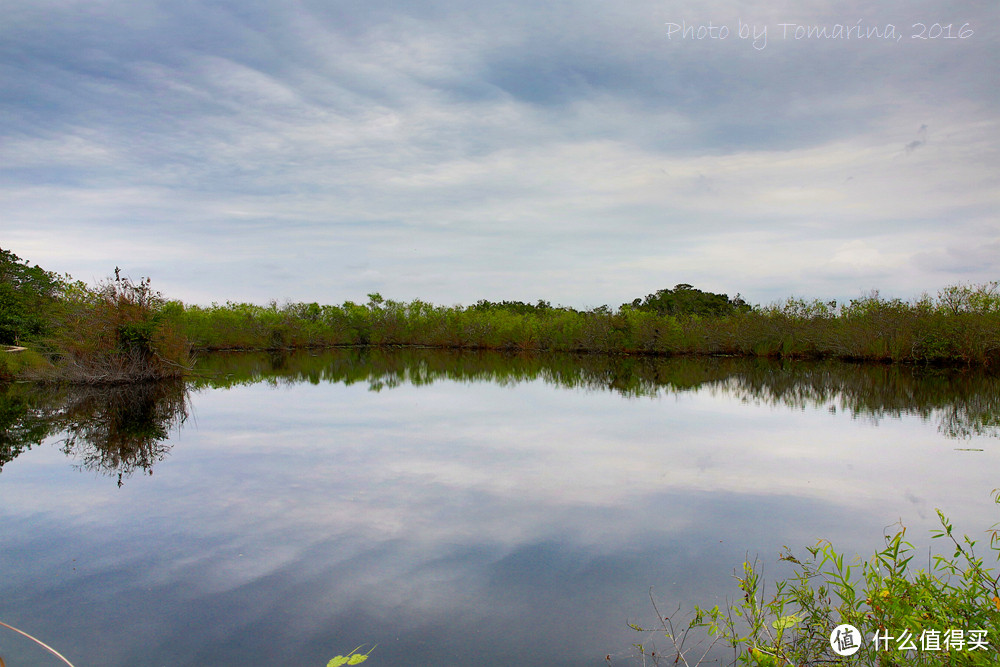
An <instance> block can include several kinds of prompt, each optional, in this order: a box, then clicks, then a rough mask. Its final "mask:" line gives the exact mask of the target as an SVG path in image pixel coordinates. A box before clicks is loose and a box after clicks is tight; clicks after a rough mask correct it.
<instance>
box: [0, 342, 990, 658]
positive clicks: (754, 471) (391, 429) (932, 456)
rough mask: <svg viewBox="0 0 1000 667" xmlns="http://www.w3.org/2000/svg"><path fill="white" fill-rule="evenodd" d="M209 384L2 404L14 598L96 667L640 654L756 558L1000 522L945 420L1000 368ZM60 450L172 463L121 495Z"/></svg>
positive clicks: (721, 363)
mask: <svg viewBox="0 0 1000 667" xmlns="http://www.w3.org/2000/svg"><path fill="white" fill-rule="evenodd" d="M200 372H201V376H200V377H199V378H198V379H197V380H196V381H195V382H194V383H193V385H194V386H193V387H192V386H191V385H189V386H188V389H191V390H192V392H191V397H190V401H189V402H185V401H184V396H183V392H184V387H178V388H176V389H172V390H161V391H163V393H164V394H165V396H166V407H163V406H161V403H160V401H162V400H164V397H163V396H160V397H159V398H157V393H156V391H154V390H152V388H150V389H151V391H150V392H148V393H147V394H146V395H145V396H146V398H140V397H133V398H126V397H120V396H119V397H118V398H114V397H110V396H104V395H102V394H101V392H96V393H93V394H91V393H89V390H88V391H84V392H82V393H76V392H73V391H70V390H68V389H58V390H56V391H54V392H52V393H51V394H46V393H44V392H39V391H38V390H37V389H35V388H31V387H27V386H21V385H19V386H16V387H9V388H7V398H8V400H7V401H6V402H4V403H0V405H2V406H3V407H2V408H0V415H3V418H4V420H5V421H4V422H3V427H4V433H5V437H7V438H8V439H7V440H5V441H4V443H5V449H4V452H5V456H6V457H7V458H6V459H5V460H9V458H12V457H13V456H18V454H19V453H20V455H19V456H18V460H17V461H16V463H13V464H11V465H9V466H7V467H6V468H5V469H4V470H3V475H0V572H4V575H5V576H4V577H3V579H2V581H0V600H3V604H4V608H3V609H0V612H3V619H4V620H5V621H10V622H13V623H14V624H15V625H18V626H19V627H24V628H26V629H29V630H31V631H32V632H34V633H37V634H38V635H39V636H40V637H43V638H45V639H49V638H54V639H55V640H57V641H58V648H59V649H60V650H63V649H65V651H63V652H64V653H65V654H67V656H68V657H70V658H71V659H73V661H74V662H75V663H76V664H102V665H108V666H109V667H118V666H122V667H124V666H126V665H136V664H171V665H206V664H207V665H220V666H224V665H244V664H296V665H323V664H326V662H327V661H328V660H329V659H330V658H331V657H332V656H333V655H335V654H336V653H343V652H344V651H346V650H348V649H350V648H352V647H354V646H356V645H358V644H360V643H363V642H368V643H370V644H374V643H378V644H379V648H378V650H377V651H376V653H375V655H374V656H373V661H371V664H390V665H391V664H466V663H470V662H472V663H475V664H482V665H509V664H522V665H539V666H541V665H553V664H562V665H566V666H571V665H572V666H583V665H596V664H606V663H605V662H604V656H605V655H607V654H608V653H611V654H613V655H614V658H615V664H621V662H622V661H623V660H624V659H625V657H627V656H628V655H630V654H631V650H630V649H629V647H630V646H631V644H632V642H634V641H637V640H639V639H640V637H637V636H635V635H634V633H632V632H631V631H630V630H628V628H627V626H626V625H625V622H626V620H634V621H638V622H639V623H640V625H648V624H649V623H648V621H649V617H648V614H649V612H650V611H651V610H650V606H649V599H648V591H649V588H650V586H653V587H654V588H655V592H656V597H657V599H658V600H660V601H662V603H663V605H664V606H668V605H669V606H670V607H671V610H672V609H673V608H675V607H676V606H677V605H679V604H683V605H684V607H683V608H684V610H685V611H686V610H688V609H690V604H693V603H695V602H697V603H700V604H707V605H709V606H710V605H712V604H715V603H717V602H718V603H721V602H723V601H724V596H725V595H729V594H732V593H734V592H735V591H736V590H737V589H736V588H735V586H734V584H733V582H732V580H731V578H730V575H731V573H732V572H733V569H734V568H735V567H738V566H739V564H740V563H741V562H742V561H743V559H744V558H746V557H747V554H748V553H749V554H750V555H751V556H753V555H755V554H759V555H760V557H761V560H762V562H765V563H768V564H773V563H775V557H776V555H777V554H778V553H779V551H780V550H781V547H782V545H789V546H791V547H793V549H796V550H798V548H800V547H802V546H805V545H811V544H814V543H815V541H816V540H817V539H819V538H824V539H830V540H831V541H832V542H833V543H834V544H836V545H837V546H838V547H839V548H840V549H841V550H843V551H845V552H847V553H848V554H851V553H860V554H867V553H871V551H872V548H873V547H876V546H879V545H881V533H882V528H883V526H886V525H887V524H890V523H892V522H894V521H896V520H898V519H903V520H904V521H905V522H906V524H907V526H908V527H910V528H911V529H912V533H910V534H912V535H914V537H915V539H919V537H920V536H926V534H927V532H926V531H927V528H928V527H930V526H932V525H933V524H934V523H935V518H936V515H935V513H934V508H935V507H941V508H944V509H945V510H946V511H947V512H948V514H949V515H951V516H952V518H953V519H955V525H956V526H957V527H959V528H958V529H959V530H962V531H973V530H976V529H978V528H980V527H985V526H988V525H991V524H992V523H993V522H994V521H995V520H996V517H995V516H994V511H995V508H994V506H992V505H990V504H989V502H988V499H989V494H988V491H989V490H990V489H992V488H994V487H995V486H996V480H995V470H996V469H997V466H998V458H1000V448H996V447H992V446H990V443H988V442H986V441H985V440H982V439H980V441H979V442H972V443H970V444H969V445H968V446H969V447H970V448H972V447H979V448H982V450H983V451H978V452H975V453H966V452H955V451H954V449H957V448H958V447H956V443H955V442H954V441H949V440H948V439H946V438H945V437H943V436H942V435H941V434H938V433H935V427H937V430H939V431H941V433H947V434H948V435H949V436H955V435H962V434H964V433H968V434H974V433H975V432H976V430H977V429H979V430H983V429H985V430H987V431H989V430H990V429H991V428H994V427H995V419H994V418H993V415H995V414H996V408H995V401H996V399H995V397H996V395H997V392H996V386H995V379H994V378H991V377H988V376H982V375H975V374H965V373H936V372H926V371H922V370H918V369H900V368H890V367H869V366H850V365H842V364H787V365H782V364H774V363H766V362H754V361H747V360H740V359H725V358H720V359H700V360H699V359H660V360H654V359H631V358H626V359H617V360H616V359H612V358H607V357H573V356H567V355H561V356H553V357H537V356H536V357H518V356H505V355H502V354H470V353H462V354H449V353H442V352H439V351H432V350H399V351H396V352H390V353H384V352H363V351H359V350H337V351H330V352H322V353H316V354H314V355H310V354H308V353H306V354H294V355H267V354H253V355H213V356H212V357H208V358H206V359H204V360H203V364H202V367H201V369H200ZM309 382H312V383H313V384H314V385H317V386H313V385H311V384H308V383H309ZM243 385H245V386H243ZM428 385H430V386H428ZM501 385H503V386H501ZM214 387H219V388H220V389H214ZM390 388H392V391H389V390H388V389H390ZM569 388H573V389H572V390H569ZM369 390H371V391H369ZM171 396H172V397H173V398H172V399H171V398H170V397H171ZM650 397H657V398H652V399H651V398H650ZM171 405H173V406H174V407H173V408H171V407H170V406H171ZM188 406H191V407H188ZM123 407H125V408H127V409H123V410H121V408H123ZM831 408H832V409H833V411H834V412H835V413H836V414H835V415H834V414H830V412H829V411H830V410H831ZM116 410H119V411H118V412H116ZM189 412H190V414H192V415H194V414H196V415H197V417H198V419H197V422H198V423H197V428H193V424H192V422H193V420H188V421H187V422H184V419H185V417H186V415H187V414H188V413H189ZM897 415H898V416H901V418H900V419H895V418H892V419H889V418H888V417H895V416H897ZM914 415H919V416H920V417H923V418H924V419H926V420H930V422H929V423H921V421H920V419H919V418H914ZM851 417H854V419H852V418H851ZM101 420H106V422H107V423H104V422H102V421H101ZM878 420H884V421H883V422H882V423H880V425H879V427H878V428H873V427H871V424H870V423H871V422H874V421H878ZM991 420H993V421H991ZM182 424H184V430H183V431H182V432H181V433H179V434H178V433H176V431H174V430H173V429H176V428H179V427H180V426H181V425H182ZM953 424H957V425H958V427H959V428H951V426H950V425H953ZM949 429H950V430H949ZM994 430H995V429H994ZM164 431H166V432H167V433H169V434H170V436H171V437H170V439H166V440H165V439H163V437H162V436H163V435H164ZM74 437H75V438H76V439H75V443H76V445H75V446H70V445H69V443H70V442H71V440H72V439H73V438H74ZM972 437H973V438H975V437H976V436H975V435H972ZM42 440H44V442H45V443H47V444H52V443H55V442H61V443H62V445H61V446H62V447H63V448H65V449H66V450H67V451H69V452H70V453H71V454H72V455H73V456H74V457H75V458H76V460H77V462H78V463H80V464H81V466H83V465H86V462H87V461H88V460H90V461H92V468H93V469H101V470H105V471H110V472H111V474H112V476H113V477H114V476H117V475H118V474H119V472H121V473H122V474H123V477H124V476H127V473H128V471H129V470H132V471H143V470H147V469H152V466H153V465H155V466H156V475H155V476H154V477H153V478H146V479H143V480H141V481H142V483H137V482H139V481H140V480H139V479H135V480H134V481H133V482H132V483H127V484H125V486H124V487H123V488H120V489H119V488H115V487H114V485H113V484H111V483H109V479H107V478H97V476H96V475H80V474H77V473H76V472H75V471H74V470H72V469H71V468H70V467H69V466H67V465H66V459H65V456H64V455H63V454H62V453H61V451H60V449H59V448H58V447H53V446H44V447H36V446H34V444H35V443H37V442H39V441H42ZM95 441H96V442H102V443H104V445H105V447H106V449H105V450H100V449H97V448H95V447H94V446H93V443H94V442H95ZM143 443H145V445H144V444H143ZM143 446H146V449H145V450H143V449H142V448H143ZM170 446H172V449H170V450H168V449H167V448H168V447H170ZM964 446H965V445H959V447H964ZM29 448H30V450H29ZM137 449H138V450H139V451H140V452H141V451H145V454H139V455H133V454H130V452H135V451H136V450H137ZM168 453H169V457H170V458H169V461H167V462H166V463H165V464H160V463H157V460H158V459H157V457H158V456H163V455H167V454H168ZM88 454H89V456H90V459H88ZM123 461H132V462H133V464H132V467H131V468H129V467H128V465H127V464H126V465H123V464H122V462H123ZM102 466H103V467H102ZM113 477H112V478H113ZM136 477H138V475H136ZM924 543H926V540H920V544H921V546H922V545H923V544H924ZM779 567H780V565H779ZM777 574H779V572H778V571H772V570H769V572H768V575H769V577H771V578H772V580H773V578H774V577H775V576H776V575H777ZM81 610H86V613H85V614H82V613H81ZM4 650H5V651H6V650H8V649H7V648H6V647H5V649H4ZM30 650H31V649H30V647H25V648H24V651H23V657H22V658H20V659H19V660H15V654H11V655H8V654H7V653H5V654H4V659H6V660H8V663H7V664H14V662H17V663H18V664H33V663H32V662H31V658H32V656H31V655H30V654H29V651H30ZM366 664H368V663H366ZM634 664H639V663H638V661H636V663H634Z"/></svg>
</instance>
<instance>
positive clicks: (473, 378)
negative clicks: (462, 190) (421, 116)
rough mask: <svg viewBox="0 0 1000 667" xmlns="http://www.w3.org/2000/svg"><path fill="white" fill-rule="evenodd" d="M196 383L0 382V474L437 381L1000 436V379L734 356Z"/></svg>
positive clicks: (302, 356)
mask: <svg viewBox="0 0 1000 667" xmlns="http://www.w3.org/2000/svg"><path fill="white" fill-rule="evenodd" d="M198 372H199V373H198V376H197V378H195V379H193V380H190V381H188V383H187V384H185V383H184V382H180V381H175V382H156V383H145V384H134V385H119V386H112V387H51V386H35V385H30V384H13V385H7V386H6V387H3V386H0V471H2V468H3V465H4V463H6V462H8V461H11V460H13V459H14V458H16V457H17V456H18V455H19V454H21V453H23V452H24V451H26V450H27V449H30V448H31V447H33V446H35V445H37V444H38V443H40V442H42V440H44V439H45V438H48V437H50V436H57V435H59V434H61V435H62V440H61V443H62V449H63V451H64V452H65V453H66V454H67V455H69V456H71V457H73V458H75V459H76V460H77V461H78V462H79V466H80V467H81V468H82V469H85V470H93V471H97V472H100V473H101V474H104V475H108V476H112V477H114V476H117V478H118V484H119V485H121V484H122V483H123V480H125V479H127V478H128V477H129V476H131V475H132V474H133V473H134V472H135V471H137V470H141V471H143V472H145V473H150V474H151V473H152V470H153V465H154V464H155V463H157V462H159V461H162V460H163V459H164V458H165V457H166V456H167V454H168V453H169V451H170V445H169V444H168V440H169V434H170V432H171V430H176V429H179V428H180V427H181V425H182V424H183V423H184V421H185V420H186V419H187V414H188V413H187V400H188V397H187V391H188V388H194V389H199V388H211V389H226V388H229V387H234V386H239V385H250V384H257V383H261V382H264V383H270V384H272V385H280V384H296V383H301V382H309V383H312V384H319V383H334V384H345V385H350V384H354V383H367V384H368V386H369V388H370V389H371V390H372V391H383V390H391V389H392V388H393V387H398V386H402V385H413V386H420V385H427V384H432V383H434V382H437V381H458V382H493V383H497V384H501V385H514V384H518V383H521V382H531V381H542V382H546V383H548V384H552V385H555V386H558V387H562V388H566V389H574V390H584V391H611V392H615V393H618V394H620V395H622V396H626V397H628V398H642V397H655V396H663V395H665V394H682V393H685V392H690V391H697V390H708V391H711V392H718V393H721V394H724V395H727V396H731V397H733V398H736V399H737V400H740V401H743V402H746V403H760V404H767V405H778V406H785V407H788V408H793V409H802V408H807V407H811V408H819V409H826V410H830V411H833V412H845V413H848V414H849V415H851V417H852V418H856V419H866V420H870V421H873V422H878V421H879V420H881V419H885V418H898V417H901V416H904V415H915V416H918V417H920V418H921V419H924V420H926V421H929V422H933V423H935V424H936V426H937V429H938V431H939V432H940V433H941V434H942V435H945V436H947V437H950V438H969V437H973V436H990V437H1000V375H997V374H996V373H987V372H984V371H982V370H970V369H941V368H932V367H915V366H900V365H878V364H849V363H843V362H837V361H773V360H768V359H744V358H732V357H672V358H669V357H668V358H663V357H627V356H625V357H620V356H619V357H616V356H610V355H573V354H531V355H527V354H514V353H509V354H505V353H502V352H478V351H449V350H439V349H419V348H404V349H391V350H383V349H371V348H369V349H366V348H340V349H331V350H323V351H304V352H295V353H275V352H267V353H233V354H228V353H217V354H211V355H206V356H205V357H203V358H202V360H201V362H200V364H199V369H198Z"/></svg>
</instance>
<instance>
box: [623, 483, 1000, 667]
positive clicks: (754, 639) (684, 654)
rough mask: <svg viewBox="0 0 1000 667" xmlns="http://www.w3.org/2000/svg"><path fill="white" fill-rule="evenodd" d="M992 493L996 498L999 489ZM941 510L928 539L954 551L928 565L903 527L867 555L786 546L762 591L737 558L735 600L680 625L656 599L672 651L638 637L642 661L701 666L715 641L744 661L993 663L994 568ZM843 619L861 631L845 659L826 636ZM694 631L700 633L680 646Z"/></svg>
mask: <svg viewBox="0 0 1000 667" xmlns="http://www.w3.org/2000/svg"><path fill="white" fill-rule="evenodd" d="M993 499H994V502H996V503H1000V493H998V491H994V493H993ZM938 517H939V520H940V522H941V529H939V530H936V531H933V532H932V537H933V538H937V539H942V540H944V541H946V542H947V543H948V550H949V551H950V553H951V555H950V556H949V555H936V556H933V557H932V556H930V555H929V554H928V560H927V567H926V568H925V569H924V568H920V569H917V568H916V567H915V565H914V562H913V558H914V556H915V555H916V549H915V547H914V546H913V544H912V543H910V542H908V541H906V540H905V539H904V538H905V535H906V529H905V527H902V526H901V527H900V528H899V530H898V531H896V532H895V533H894V534H892V535H887V536H886V538H885V540H886V545H885V548H883V549H882V550H881V551H879V552H877V553H876V554H875V555H874V556H872V557H871V558H870V559H868V560H861V559H860V558H855V559H854V561H853V562H851V563H845V559H844V556H843V555H842V554H839V553H837V551H836V550H835V549H834V548H833V546H832V545H831V544H830V543H829V542H826V541H820V542H818V543H817V544H816V545H815V546H813V547H810V548H808V549H807V551H808V554H809V555H808V556H807V557H806V558H804V559H802V560H799V559H798V558H796V557H795V556H794V555H792V554H791V553H790V552H788V551H787V550H786V552H785V553H784V554H782V555H781V556H780V559H781V560H783V561H787V562H790V563H792V564H793V565H794V566H795V568H796V571H795V574H794V575H793V576H791V577H790V578H788V579H785V580H783V581H779V582H777V583H776V584H775V586H774V592H773V594H772V595H766V594H765V585H764V580H763V578H762V576H761V574H760V569H761V568H760V566H759V563H758V562H757V561H754V562H752V563H751V562H747V563H744V564H743V569H742V572H741V573H740V574H738V575H737V576H736V579H737V581H738V583H739V588H740V592H741V598H739V599H737V600H736V601H735V602H730V603H728V604H727V605H726V606H725V607H724V608H721V609H720V608H719V607H718V606H715V607H712V608H711V609H703V608H700V607H695V610H694V615H693V617H692V618H691V619H690V621H689V622H688V624H687V626H685V627H683V629H682V630H681V631H680V632H675V628H674V624H673V622H672V621H671V619H670V618H669V617H665V616H663V615H661V614H660V612H659V610H658V609H656V603H655V601H653V607H654V610H656V613H657V616H658V618H659V619H660V621H659V622H660V625H661V630H658V631H657V633H659V632H660V631H662V632H663V633H664V634H665V635H666V637H667V639H668V640H669V642H670V645H671V647H672V650H671V651H670V652H669V653H668V654H664V653H662V652H661V653H660V654H659V655H657V654H656V653H654V652H652V651H650V650H648V648H647V646H646V645H645V644H642V643H640V644H636V647H637V648H638V649H639V652H640V654H641V655H642V657H643V662H644V664H645V661H646V658H647V656H648V657H649V658H650V660H651V661H652V662H653V664H660V662H659V661H660V660H661V659H662V660H663V661H664V663H665V664H666V663H667V662H669V663H670V664H682V665H688V666H690V665H698V664H702V663H703V662H704V661H705V660H706V659H707V658H708V656H709V655H710V654H712V651H713V649H715V648H716V647H717V646H718V645H720V644H721V645H723V646H726V645H728V646H729V647H730V648H731V649H732V656H733V658H732V660H731V662H730V663H729V664H732V665H746V666H750V667H785V666H799V665H822V664H845V665H878V666H880V667H882V666H890V665H893V666H896V665H898V666H906V667H909V666H911V665H913V666H916V665H963V666H964V665H970V666H973V665H995V664H997V662H998V660H1000V654H998V642H1000V575H998V574H996V572H995V571H994V570H992V569H990V568H987V567H986V565H985V562H984V559H983V558H982V557H981V556H978V555H976V552H975V548H976V544H977V543H976V541H975V540H973V539H971V538H970V537H968V536H964V537H963V538H962V539H958V538H956V537H955V535H954V531H953V527H952V524H951V523H950V522H949V520H948V519H947V517H945V515H944V514H943V513H941V512H940V510H939V511H938ZM987 533H988V534H989V537H990V542H989V549H990V550H991V551H992V552H993V554H994V555H995V556H996V557H998V558H1000V528H998V525H994V526H993V527H991V528H990V529H989V530H988V531H987ZM842 624H850V625H852V626H854V627H855V628H857V629H858V631H860V634H861V641H860V643H859V648H858V649H857V651H856V652H855V653H853V654H852V655H849V656H847V655H838V653H836V652H835V651H834V648H833V643H832V641H831V634H832V633H833V632H834V629H835V628H837V626H840V625H842ZM629 625H630V627H632V629H634V630H637V631H641V632H649V631H648V630H645V629H643V628H640V627H639V626H637V625H634V624H631V623H630V624H629ZM696 629H701V630H703V631H704V632H706V633H707V638H706V639H705V640H704V641H702V642H700V643H699V645H698V646H696V647H695V648H690V647H689V648H685V644H686V642H687V640H688V638H689V635H690V633H691V632H692V631H693V630H696ZM706 643H707V648H704V645H705V644H706ZM689 660H690V662H689Z"/></svg>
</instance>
